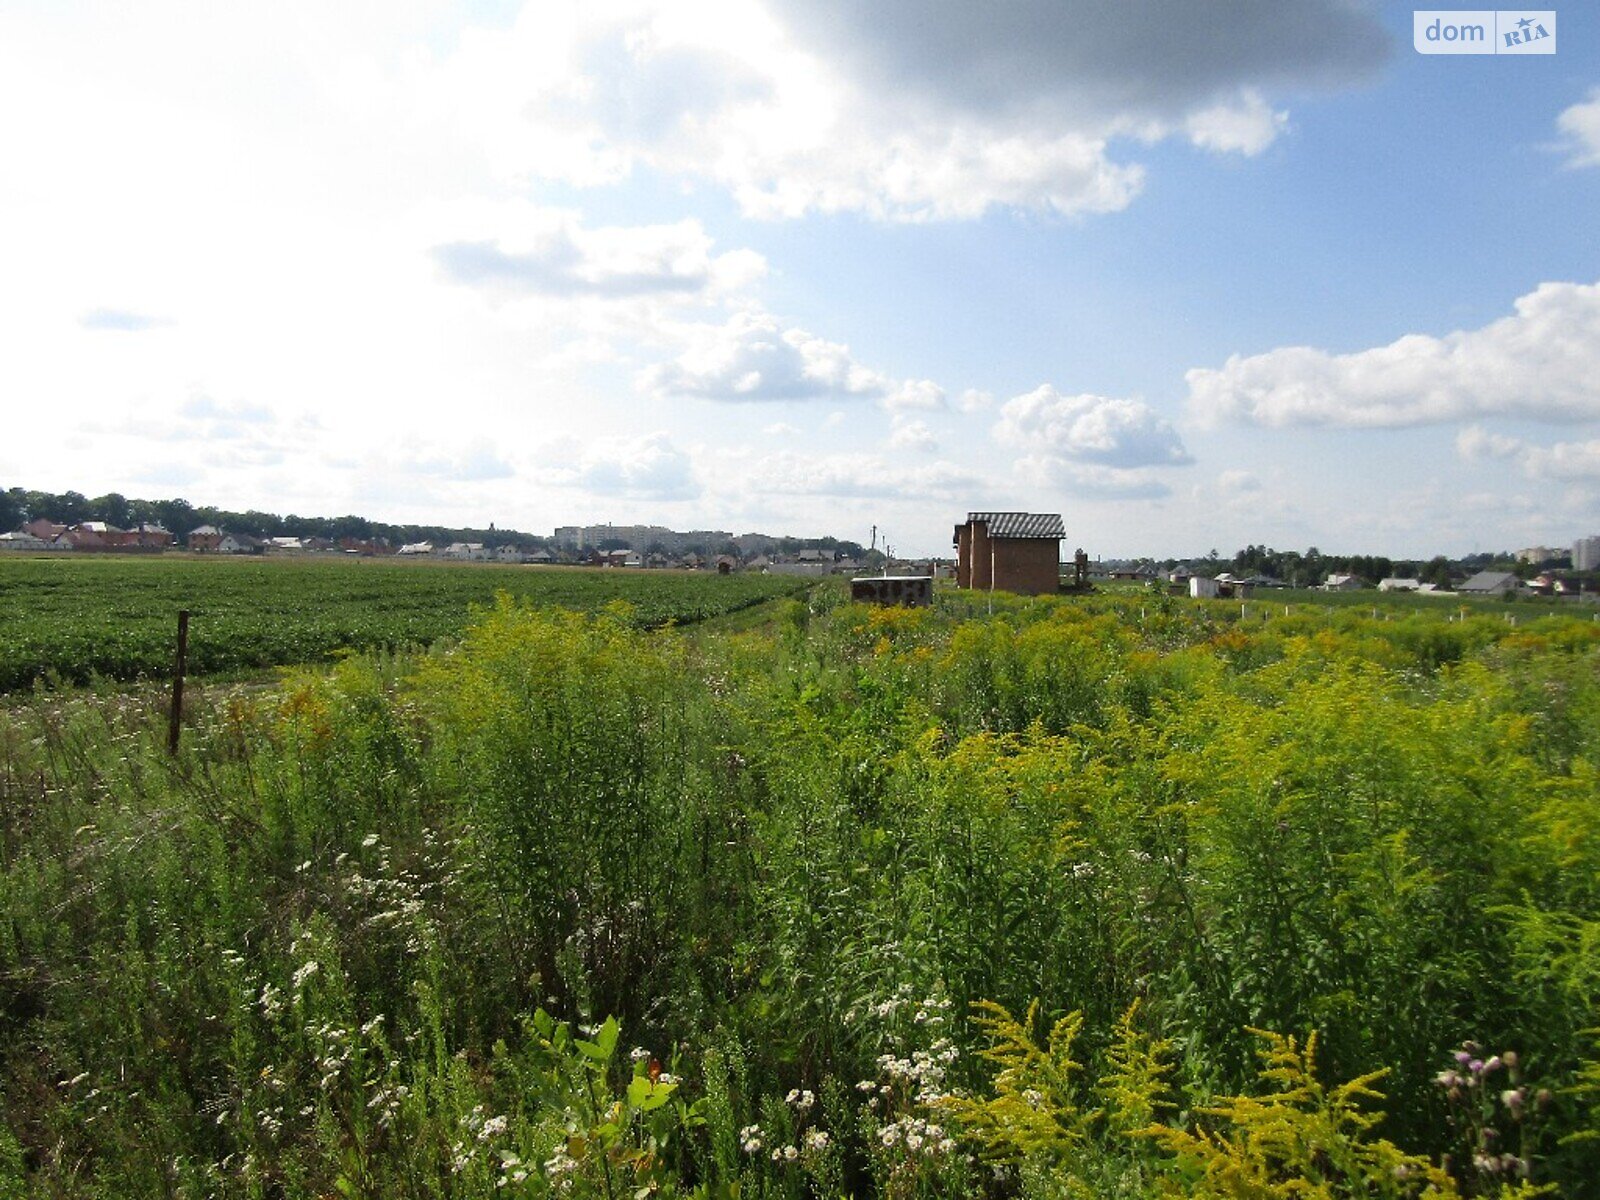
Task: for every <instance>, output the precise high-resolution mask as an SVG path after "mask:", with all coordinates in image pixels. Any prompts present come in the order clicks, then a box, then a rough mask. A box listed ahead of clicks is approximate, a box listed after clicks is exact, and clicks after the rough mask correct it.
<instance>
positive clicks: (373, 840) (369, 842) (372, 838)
mask: <svg viewBox="0 0 1600 1200" xmlns="http://www.w3.org/2000/svg"><path fill="white" fill-rule="evenodd" d="M377 844H378V835H377V834H375V833H369V834H367V836H366V837H364V838H362V839H361V845H362V848H363V849H368V850H370V849H371V848H372V847H373V846H376V845H377Z"/></svg>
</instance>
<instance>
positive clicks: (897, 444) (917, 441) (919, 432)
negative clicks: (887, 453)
mask: <svg viewBox="0 0 1600 1200" xmlns="http://www.w3.org/2000/svg"><path fill="white" fill-rule="evenodd" d="M889 448H890V449H891V450H911V451H916V452H917V453H920V454H932V453H933V452H934V451H936V450H937V449H938V448H939V442H938V439H936V438H935V437H934V436H933V430H931V429H929V428H928V423H927V422H926V421H897V422H895V425H894V428H893V429H892V430H890V432H889Z"/></svg>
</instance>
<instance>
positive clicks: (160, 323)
mask: <svg viewBox="0 0 1600 1200" xmlns="http://www.w3.org/2000/svg"><path fill="white" fill-rule="evenodd" d="M172 323H173V322H172V319H171V318H170V317H152V316H149V315H147V314H145V313H138V312H132V311H130V310H129V309H125V308H96V309H91V310H90V311H89V312H86V313H84V314H83V316H81V317H79V318H78V324H79V325H81V326H82V327H83V328H84V329H87V330H90V331H91V332H95V333H106V332H111V333H143V332H145V331H146V330H149V329H161V328H164V327H166V326H168V325H171V324H172Z"/></svg>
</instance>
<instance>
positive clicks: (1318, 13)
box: [784, 0, 1390, 120]
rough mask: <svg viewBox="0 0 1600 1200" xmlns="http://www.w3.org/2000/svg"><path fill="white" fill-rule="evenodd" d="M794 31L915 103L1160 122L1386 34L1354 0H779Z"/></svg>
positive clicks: (1344, 63)
mask: <svg viewBox="0 0 1600 1200" xmlns="http://www.w3.org/2000/svg"><path fill="white" fill-rule="evenodd" d="M784 11H785V13H786V14H787V19H788V23H789V24H790V26H791V28H792V30H793V31H794V33H795V34H796V36H798V37H800V38H801V39H802V40H804V41H806V42H808V43H810V44H811V45H813V46H815V47H816V48H817V49H819V50H820V51H822V52H824V53H826V54H827V55H829V56H830V57H835V58H843V59H845V60H846V61H848V62H851V63H852V64H853V65H854V67H855V69H856V72H857V73H860V72H870V73H871V74H872V75H873V76H874V77H880V78H884V79H885V80H886V81H887V82H891V83H893V84H894V85H895V86H896V87H897V88H899V89H903V90H905V91H908V92H911V93H913V94H917V95H920V96H922V97H924V98H926V99H931V100H934V101H936V102H941V101H942V102H943V103H946V104H950V105H954V106H957V107H960V108H963V109H967V110H971V111H980V112H988V113H991V114H996V115H1000V114H1007V113H1015V114H1017V115H1018V116H1025V115H1029V114H1031V113H1032V114H1036V113H1037V112H1038V111H1039V110H1040V109H1067V110H1070V111H1071V112H1072V113H1074V114H1076V115H1079V116H1094V115H1097V114H1098V115H1110V114H1115V115H1119V116H1123V117H1146V118H1150V119H1159V120H1170V119H1174V118H1176V117H1178V116H1179V115H1181V114H1182V113H1184V112H1185V111H1186V110H1188V109H1190V108H1192V107H1194V106H1195V105H1197V104H1201V103H1204V102H1206V101H1208V100H1210V99H1213V98H1215V97H1218V96H1221V95H1223V94H1226V93H1231V92H1233V91H1235V90H1237V89H1238V88H1240V87H1248V86H1261V87H1269V88H1272V87H1292V88H1300V87H1327V86H1335V85H1339V84H1343V83H1347V82H1349V81H1351V80H1354V79H1359V78H1361V77H1362V76H1364V75H1367V74H1369V73H1371V72H1372V71H1373V70H1375V69H1376V68H1377V67H1378V66H1379V65H1381V64H1382V63H1383V62H1384V60H1385V59H1386V58H1387V56H1388V54H1389V50H1390V39H1389V37H1388V36H1387V34H1386V33H1385V31H1384V29H1383V28H1382V26H1381V25H1380V24H1379V22H1378V21H1377V19H1376V17H1375V15H1374V14H1373V13H1372V12H1371V11H1370V9H1369V8H1367V7H1366V6H1364V5H1361V4H1358V3H1354V2H1352V0H1227V2H1226V3H1222V2H1216V0H1002V2H1001V3H992V4H981V3H973V2H972V0H875V2H874V3H871V4H862V3H859V0H790V2H789V3H788V4H786V5H785V7H784Z"/></svg>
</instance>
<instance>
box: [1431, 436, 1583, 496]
mask: <svg viewBox="0 0 1600 1200" xmlns="http://www.w3.org/2000/svg"><path fill="white" fill-rule="evenodd" d="M1456 452H1457V453H1458V454H1460V455H1461V457H1462V458H1464V459H1466V460H1467V461H1468V462H1483V461H1487V460H1500V461H1503V462H1510V463H1513V464H1514V465H1516V466H1517V467H1519V468H1521V470H1522V472H1523V473H1524V474H1525V475H1527V476H1528V477H1529V478H1532V479H1543V480H1560V481H1562V482H1577V483H1582V482H1597V483H1600V438H1596V439H1592V440H1590V441H1585V442H1556V443H1554V444H1553V445H1549V446H1538V445H1533V444H1531V443H1529V442H1526V441H1524V440H1522V439H1521V438H1514V437H1509V436H1507V435H1505V434H1499V433H1493V432H1491V431H1489V430H1486V429H1484V428H1483V427H1481V426H1478V425H1470V426H1468V427H1467V428H1466V429H1463V430H1462V431H1461V432H1460V433H1459V434H1458V435H1457V436H1456Z"/></svg>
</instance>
